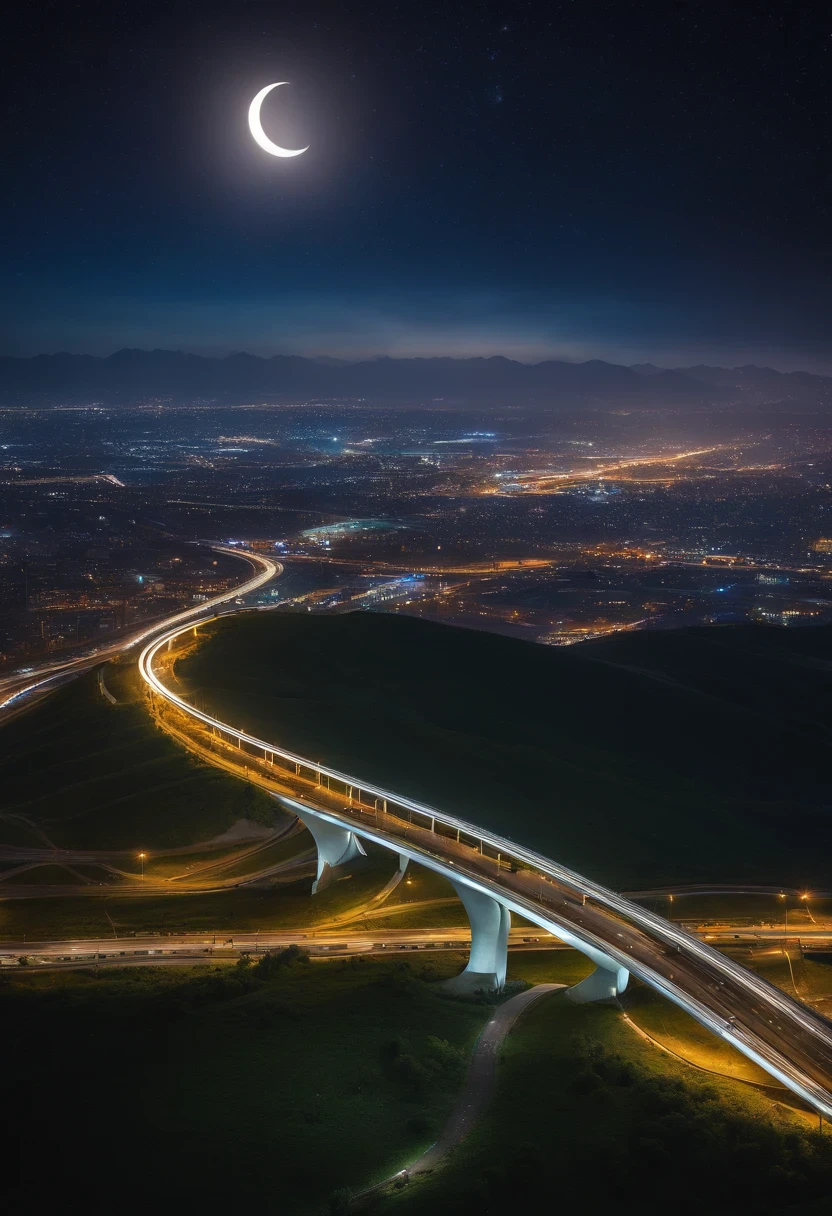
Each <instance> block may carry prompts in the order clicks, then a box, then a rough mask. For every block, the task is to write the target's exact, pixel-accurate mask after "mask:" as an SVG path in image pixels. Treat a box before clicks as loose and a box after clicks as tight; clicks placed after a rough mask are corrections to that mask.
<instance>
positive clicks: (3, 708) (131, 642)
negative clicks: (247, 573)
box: [0, 545, 283, 720]
mask: <svg viewBox="0 0 832 1216" xmlns="http://www.w3.org/2000/svg"><path fill="white" fill-rule="evenodd" d="M211 548H212V549H213V550H214V551H215V552H216V553H224V554H226V555H229V556H232V557H239V558H242V559H244V560H245V561H247V562H248V563H249V565H251V566H253V567H254V569H255V571H256V573H255V574H254V575H253V577H251V578H248V579H246V580H245V582H243V583H240V584H239V586H236V587H229V589H228V590H227V591H223V592H222V594H221V595H216V596H213V597H212V598H211V599H210V600H206V601H205V602H204V603H202V604H199V605H197V607H195V608H186V609H184V610H183V611H182V612H177V613H174V615H173V616H169V617H166V618H165V619H164V620H162V621H156V622H155V623H154V624H152V625H149V626H145V627H144V628H143V629H140V630H136V631H131V632H130V633H124V634H122V635H121V636H120V637H118V638H113V639H112V640H110V641H109V642H103V643H101V644H100V645H98V646H92V647H90V648H89V649H87V650H85V651H83V653H82V654H79V655H74V656H73V657H72V658H69V659H55V660H53V661H51V662H49V663H43V664H41V665H40V666H38V667H35V668H28V669H25V670H23V671H14V672H11V673H10V674H9V675H7V676H4V677H2V678H0V720H2V719H3V718H4V717H7V716H9V714H10V713H11V712H12V711H16V710H17V709H19V708H21V707H22V705H23V704H24V703H26V702H28V701H30V700H31V699H35V698H38V697H41V696H43V695H45V694H46V693H48V692H52V691H53V690H54V689H56V688H59V687H60V686H61V685H62V684H65V683H67V682H68V681H69V680H72V679H74V678H75V677H76V676H79V675H82V674H83V672H85V671H89V670H90V669H91V668H93V667H97V666H98V664H99V663H103V662H105V661H106V660H108V659H114V658H115V657H116V656H117V655H119V654H122V653H123V652H124V651H127V650H132V648H133V647H134V646H139V645H141V643H142V642H147V641H148V640H149V639H150V638H152V637H155V636H157V635H158V634H159V633H167V632H168V631H169V630H171V629H173V628H175V627H177V626H179V625H182V624H183V623H188V624H193V623H194V621H198V620H201V619H203V618H205V617H209V618H210V617H213V616H214V615H215V614H216V609H217V608H219V607H220V606H221V605H223V604H227V603H229V602H230V601H233V600H235V599H237V598H238V597H240V596H243V595H247V594H248V593H249V592H251V591H256V590H257V589H258V588H259V587H262V586H263V585H264V584H265V583H268V582H270V581H271V580H272V579H273V578H277V577H278V575H280V574H281V573H282V572H283V566H282V565H281V564H280V562H276V561H273V560H272V559H271V558H268V557H263V556H262V555H261V554H259V553H249V552H248V551H244V550H241V549H235V548H233V547H231V546H228V545H211Z"/></svg>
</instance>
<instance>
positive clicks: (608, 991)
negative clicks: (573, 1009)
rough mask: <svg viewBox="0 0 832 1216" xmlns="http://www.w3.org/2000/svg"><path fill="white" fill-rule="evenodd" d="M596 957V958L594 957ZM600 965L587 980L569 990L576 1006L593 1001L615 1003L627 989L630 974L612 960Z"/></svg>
mask: <svg viewBox="0 0 832 1216" xmlns="http://www.w3.org/2000/svg"><path fill="white" fill-rule="evenodd" d="M593 957H594V956H593ZM596 962H597V963H598V965H597V966H596V968H595V970H594V971H593V972H591V973H590V974H589V975H588V976H587V977H586V979H585V980H581V981H580V983H578V984H573V986H572V987H571V988H569V989H567V992H566V995H567V997H568V998H569V1000H570V1001H574V1002H575V1004H576V1005H587V1004H589V1003H590V1002H591V1001H614V1000H615V998H616V997H617V996H618V995H619V994H620V993H622V992H623V991H624V989H625V988H626V987H627V982H628V980H629V978H630V973H629V971H628V970H627V968H626V967H620V966H619V965H618V963H616V962H614V961H613V960H612V959H611V958H607V959H606V962H604V963H601V962H599V961H598V960H597V959H596Z"/></svg>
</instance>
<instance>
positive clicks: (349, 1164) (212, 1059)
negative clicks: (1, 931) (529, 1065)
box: [0, 947, 489, 1216]
mask: <svg viewBox="0 0 832 1216" xmlns="http://www.w3.org/2000/svg"><path fill="white" fill-rule="evenodd" d="M461 965H462V959H461V957H460V956H458V955H455V956H451V955H443V956H441V957H436V958H432V959H431V960H430V962H429V963H428V962H427V961H426V960H425V961H424V962H423V961H421V960H420V961H419V962H411V961H408V962H400V961H398V960H386V959H385V960H376V959H363V960H358V959H356V960H350V961H332V962H326V963H315V962H312V963H310V962H309V961H308V958H307V956H306V955H305V953H304V952H303V951H302V950H299V949H298V948H297V947H289V948H288V949H286V950H284V951H282V952H280V953H275V954H272V955H268V956H266V957H265V958H261V959H260V960H259V961H258V962H250V961H249V960H242V961H241V962H240V963H238V964H236V965H232V966H225V967H205V968H189V969H179V968H177V969H175V970H174V969H169V970H166V969H161V968H159V969H153V968H140V969H133V970H122V971H118V970H101V971H99V972H98V973H96V972H95V971H93V970H92V969H90V970H89V971H83V972H72V973H66V972H63V973H55V972H48V973H46V972H40V973H38V972H37V971H36V970H35V969H34V968H31V967H29V968H23V967H20V968H14V969H13V971H12V975H11V978H10V977H9V970H11V969H8V970H7V969H4V970H3V971H2V972H0V1035H1V1036H2V1041H3V1043H4V1045H5V1049H4V1066H3V1114H2V1120H3V1126H2V1128H0V1132H2V1136H3V1139H2V1143H3V1168H2V1170H0V1207H2V1208H3V1210H4V1211H10V1212H14V1213H20V1214H23V1213H26V1214H29V1213H31V1214H34V1213H42V1212H44V1211H49V1210H52V1209H53V1208H54V1210H62V1209H63V1208H64V1207H65V1206H66V1203H67V1198H68V1196H72V1195H77V1196H85V1199H84V1203H85V1204H86V1205H87V1206H89V1208H90V1210H92V1211H97V1210H100V1209H103V1208H109V1207H111V1206H113V1207H114V1208H116V1209H117V1210H118V1211H120V1212H126V1213H134V1212H136V1213H138V1212H146V1211H160V1210H161V1211H176V1210H178V1209H179V1208H180V1207H183V1206H187V1208H188V1210H192V1211H200V1212H229V1211H242V1210H245V1209H246V1208H248V1207H249V1206H250V1207H251V1209H252V1210H258V1211H259V1210H262V1209H263V1206H264V1204H266V1205H267V1206H268V1207H269V1208H273V1209H274V1210H277V1211H280V1212H285V1213H287V1214H289V1213H291V1214H293V1216H294V1214H295V1213H298V1214H300V1213H310V1214H313V1213H314V1214H315V1216H317V1214H318V1213H320V1212H322V1211H323V1210H325V1209H326V1208H327V1206H328V1197H329V1196H330V1195H331V1194H332V1192H333V1191H334V1190H336V1189H337V1188H338V1187H344V1186H350V1187H353V1188H354V1189H358V1188H360V1187H361V1186H362V1185H365V1184H366V1182H368V1181H372V1180H373V1179H375V1178H379V1179H380V1178H383V1177H385V1176H386V1174H387V1173H388V1172H389V1171H391V1170H392V1169H394V1168H398V1167H399V1166H400V1165H401V1164H402V1162H403V1161H407V1160H408V1159H409V1155H410V1154H411V1153H412V1152H413V1151H418V1149H419V1148H420V1147H425V1146H426V1145H427V1144H428V1143H430V1141H431V1140H432V1139H433V1138H434V1137H435V1135H436V1133H437V1131H438V1129H439V1128H440V1127H441V1126H442V1123H443V1120H444V1118H445V1117H446V1115H447V1112H448V1111H449V1109H450V1107H451V1106H452V1104H453V1101H454V1097H455V1095H456V1092H457V1090H458V1088H459V1084H460V1081H461V1077H462V1074H463V1073H464V1069H465V1066H466V1063H467V1060H468V1058H469V1055H470V1051H471V1049H472V1047H473V1044H474V1041H475V1039H476V1036H477V1034H478V1033H479V1030H480V1027H481V1025H482V1023H483V1022H484V1021H485V1019H486V1017H487V1016H488V1013H489V1010H488V1008H487V1007H485V1006H477V1005H472V1004H466V1003H464V1002H455V1001H449V1000H445V999H443V997H442V996H441V995H439V993H438V992H437V991H436V989H435V988H434V987H432V986H430V985H429V984H428V983H426V982H425V979H426V978H431V979H434V978H440V977H442V976H444V975H449V974H453V973H454V972H455V971H457V970H459V968H460V966H461Z"/></svg>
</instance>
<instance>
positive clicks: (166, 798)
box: [0, 665, 274, 881]
mask: <svg viewBox="0 0 832 1216" xmlns="http://www.w3.org/2000/svg"><path fill="white" fill-rule="evenodd" d="M134 666H135V665H133V666H129V667H128V666H127V665H125V666H124V667H122V668H113V667H112V666H108V667H107V668H106V679H107V686H108V688H109V689H110V690H111V692H112V693H113V695H115V696H116V697H118V704H117V705H111V704H110V703H109V702H108V701H107V700H105V698H104V697H103V696H102V695H101V693H100V692H99V689H98V684H97V678H96V675H95V673H90V674H89V675H87V676H84V677H82V678H81V679H79V680H78V681H76V682H75V683H74V684H71V685H69V686H68V687H67V688H64V689H62V690H60V691H59V692H57V693H55V695H54V696H52V697H50V698H49V699H48V700H47V701H46V702H44V703H43V704H42V705H40V706H38V707H37V708H35V709H34V710H33V711H32V712H31V713H28V714H23V715H22V716H21V717H19V718H16V719H14V720H12V721H11V722H9V723H8V724H7V725H6V726H4V727H3V732H2V734H3V738H2V743H3V746H2V752H0V842H3V843H8V844H15V845H18V844H21V845H33V846H35V847H43V845H44V843H45V841H44V839H43V837H42V836H41V835H40V834H39V833H38V831H37V830H36V829H37V828H38V827H39V828H40V829H41V830H42V832H43V833H45V835H46V837H47V838H48V840H49V841H50V842H52V843H53V844H55V845H57V846H59V847H61V848H80V849H84V848H90V849H123V848H127V849H161V848H165V847H175V846H179V845H184V844H190V843H192V842H194V841H204V840H210V839H211V838H212V837H214V836H218V835H221V834H222V833H223V832H224V831H226V830H227V829H228V828H230V827H231V826H232V824H234V823H236V822H237V820H239V819H253V820H255V821H259V822H263V823H271V822H273V820H274V815H273V811H272V805H273V803H272V800H271V799H269V798H268V797H267V796H266V795H265V794H261V793H260V791H258V790H257V789H255V787H253V786H250V785H248V784H246V783H245V782H242V781H237V780H236V779H235V778H233V777H230V776H228V775H227V774H225V773H222V772H220V771H219V770H218V769H215V768H212V767H210V766H209V765H206V764H201V763H199V762H198V761H197V760H194V759H192V758H191V757H190V756H189V755H188V754H187V753H186V752H185V751H183V749H182V748H181V747H179V746H177V744H175V743H174V742H173V741H172V740H171V739H169V738H168V737H167V736H166V735H165V734H163V733H162V732H161V731H159V730H157V728H156V727H155V725H154V724H153V722H152V720H151V718H150V717H149V715H148V713H147V711H146V709H145V707H144V705H143V704H142V703H141V701H140V699H139V689H138V677H137V675H136V674H135V673H134V670H133V667H134ZM30 825H35V827H34V829H33V827H32V826H30ZM67 881H71V880H70V879H67Z"/></svg>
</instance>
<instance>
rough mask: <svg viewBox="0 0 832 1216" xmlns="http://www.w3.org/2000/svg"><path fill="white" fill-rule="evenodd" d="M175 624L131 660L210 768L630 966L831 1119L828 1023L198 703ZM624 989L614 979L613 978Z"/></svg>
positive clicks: (633, 918) (653, 923) (689, 947)
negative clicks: (179, 686) (178, 652)
mask: <svg viewBox="0 0 832 1216" xmlns="http://www.w3.org/2000/svg"><path fill="white" fill-rule="evenodd" d="M186 630H187V627H181V626H179V627H176V628H174V629H171V630H169V631H167V632H166V633H164V634H162V635H161V636H160V637H158V638H156V639H154V640H153V641H152V642H150V643H149V644H148V645H147V646H146V647H145V649H144V651H143V652H142V654H141V657H140V659H139V670H140V673H141V675H142V677H143V679H144V680H145V681H146V683H147V685H148V689H149V692H150V696H151V701H152V702H153V705H154V712H155V713H156V715H157V720H158V721H159V722H160V724H161V725H162V726H165V727H166V728H167V729H170V731H171V733H172V734H174V735H175V737H177V738H178V739H179V740H180V741H181V742H183V743H185V745H186V746H190V747H191V748H192V750H194V751H197V752H198V753H199V754H200V755H201V756H202V757H203V758H206V759H208V758H212V759H213V762H215V763H217V764H218V765H219V766H220V767H224V768H228V769H232V770H234V769H236V771H237V772H238V774H239V775H241V776H245V777H246V778H247V779H249V780H252V779H254V780H256V781H257V783H258V784H259V785H261V786H265V787H266V788H269V789H271V791H272V792H273V793H274V794H276V795H277V796H278V797H279V798H280V799H281V801H282V802H283V804H284V805H285V806H287V807H288V808H289V809H292V808H293V807H294V809H296V810H298V811H301V812H302V811H303V809H304V808H306V809H308V810H310V811H313V812H314V814H315V815H317V816H319V817H321V818H323V819H324V820H325V821H326V822H329V823H331V824H333V825H337V826H340V827H342V828H345V829H347V830H348V831H351V832H353V833H354V834H355V835H357V836H359V837H363V838H365V839H368V840H372V841H374V842H376V843H377V844H379V845H382V846H383V847H386V848H389V849H394V850H395V851H396V852H398V853H399V854H400V855H401V856H404V857H408V858H410V859H412V860H415V861H418V862H419V863H421V864H422V865H424V866H426V867H427V868H428V869H433V870H436V871H438V872H440V873H442V874H444V875H445V876H446V877H450V878H452V879H453V880H454V881H457V882H461V883H463V885H465V886H468V887H470V888H472V889H473V890H475V891H478V892H480V893H482V894H485V895H488V896H491V897H492V898H493V899H495V900H496V901H497V902H498V903H500V904H502V905H503V906H504V907H506V908H508V909H509V910H510V911H514V912H517V913H519V914H520V915H522V916H524V917H525V918H526V919H527V920H530V921H531V922H533V923H534V924H536V925H539V926H540V927H541V929H543V930H545V931H547V932H549V933H551V934H553V935H555V936H556V937H558V938H560V939H561V940H563V941H565V942H567V943H569V944H570V945H573V946H574V947H575V948H577V949H578V950H581V951H583V952H584V953H586V954H588V955H589V956H590V957H592V958H594V959H595V961H596V962H598V961H599V960H600V959H606V960H607V963H608V965H609V964H610V961H611V963H612V965H617V967H618V968H619V969H620V970H619V974H620V975H621V976H623V977H624V980H623V982H626V973H627V972H631V973H632V974H634V975H636V976H637V977H638V978H639V979H641V980H643V981H644V982H645V983H647V984H648V985H650V986H651V987H652V988H654V989H656V990H657V991H658V992H660V993H661V994H662V995H664V996H665V997H667V998H668V999H670V1000H671V1001H673V1002H674V1003H676V1004H677V1005H679V1006H680V1007H681V1008H683V1009H684V1010H686V1012H688V1013H690V1014H692V1016H693V1017H695V1018H696V1019H697V1020H698V1021H699V1022H700V1023H701V1024H702V1025H704V1026H706V1027H707V1028H708V1029H709V1030H711V1031H713V1032H714V1033H716V1034H718V1035H719V1036H720V1037H722V1038H723V1039H725V1040H727V1041H728V1042H730V1043H731V1044H733V1045H734V1046H735V1047H737V1048H738V1049H739V1050H740V1051H741V1052H743V1054H745V1055H746V1056H748V1057H749V1058H750V1059H751V1060H753V1061H754V1062H755V1063H756V1064H758V1065H760V1067H762V1068H763V1069H764V1070H766V1071H767V1072H769V1073H770V1074H771V1075H772V1076H774V1077H776V1078H777V1079H778V1080H779V1081H781V1082H782V1083H783V1084H784V1085H786V1086H787V1087H788V1088H789V1089H791V1090H792V1091H793V1092H795V1093H796V1094H798V1095H799V1096H800V1097H801V1098H803V1099H804V1100H805V1101H807V1102H809V1103H810V1104H811V1105H812V1106H813V1107H814V1108H815V1109H816V1110H818V1111H819V1112H820V1113H821V1114H823V1115H824V1116H826V1117H827V1118H832V1026H830V1024H829V1023H828V1022H827V1021H826V1020H825V1019H824V1018H823V1017H821V1016H820V1015H819V1014H817V1013H815V1012H814V1011H813V1010H811V1009H809V1008H808V1007H807V1006H805V1005H803V1004H802V1003H801V1002H800V1001H797V1000H794V999H792V998H791V997H789V996H788V995H787V994H786V993H784V992H782V991H781V990H780V989H778V988H776V987H774V986H773V985H772V984H769V983H768V982H767V981H765V980H763V979H762V978H761V977H759V976H758V975H756V974H754V973H753V972H751V971H749V970H747V969H746V968H744V967H742V966H741V965H740V964H738V963H737V962H735V961H734V960H733V959H731V958H728V957H726V956H725V955H724V954H721V953H720V952H719V951H717V950H716V949H714V948H713V947H712V946H710V945H708V944H706V943H704V942H702V941H700V940H698V939H697V938H696V937H694V936H693V935H692V934H690V933H688V932H686V931H685V930H683V929H681V928H679V927H678V926H677V925H675V924H673V923H671V922H669V921H667V920H664V919H663V918H662V917H659V916H657V915H655V914H654V913H652V912H649V911H647V910H645V909H644V908H641V907H639V906H638V905H637V904H635V903H633V902H631V901H630V900H627V899H625V898H624V897H623V896H620V895H618V894H616V893H615V892H613V891H610V890H608V889H607V888H604V887H603V886H601V885H600V884H598V883H594V882H592V881H591V880H589V879H586V878H584V877H582V876H581V875H579V874H576V873H574V872H573V871H570V870H568V869H567V868H566V867H563V866H560V865H558V864H557V863H556V862H553V861H551V860H550V859H548V858H546V857H543V856H541V855H540V854H537V853H534V852H533V851H531V850H528V849H525V848H524V847H522V846H521V845H518V844H517V843H516V842H514V841H510V840H508V839H506V838H503V837H499V836H496V835H494V834H491V833H486V832H484V831H483V830H482V829H481V828H479V827H477V826H476V825H474V824H470V823H465V822H464V821H461V820H459V819H456V818H455V817H453V816H449V815H446V814H444V813H443V812H441V811H439V810H437V809H436V808H434V807H428V806H425V805H423V804H420V803H418V802H415V801H413V800H412V799H407V798H402V797H400V796H399V795H396V794H394V793H392V792H390V791H388V790H384V789H381V788H379V787H376V786H374V785H372V784H371V783H368V782H364V781H361V780H359V779H358V778H355V777H351V776H349V775H347V774H344V773H339V772H337V771H335V770H333V769H330V768H328V767H327V766H325V765H321V764H319V763H317V762H314V761H310V760H308V759H306V758H304V757H302V756H298V755H295V754H293V753H291V752H288V751H286V750H285V749H282V748H280V747H279V746H277V745H276V744H273V743H271V742H267V741H265V740H262V739H258V738H256V737H254V736H252V735H249V734H247V733H245V732H242V731H238V730H235V729H234V728H232V727H230V726H228V725H227V724H225V723H223V722H220V721H219V720H218V719H216V718H213V717H211V716H209V715H208V714H206V713H204V712H202V711H200V710H197V709H196V708H195V707H194V706H192V705H191V704H189V703H188V701H187V700H185V699H184V698H183V697H181V696H179V695H178V694H177V693H176V692H174V691H173V690H172V689H171V688H170V687H169V686H168V685H167V684H165V683H164V681H163V680H162V678H161V677H160V675H159V673H158V671H157V670H156V665H157V660H158V658H159V657H160V652H162V651H163V648H164V647H167V648H168V652H169V651H170V647H171V646H172V645H173V644H174V643H175V641H176V639H177V638H178V637H179V636H180V635H181V634H183V633H184V632H186ZM621 986H623V983H622V985H621Z"/></svg>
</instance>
